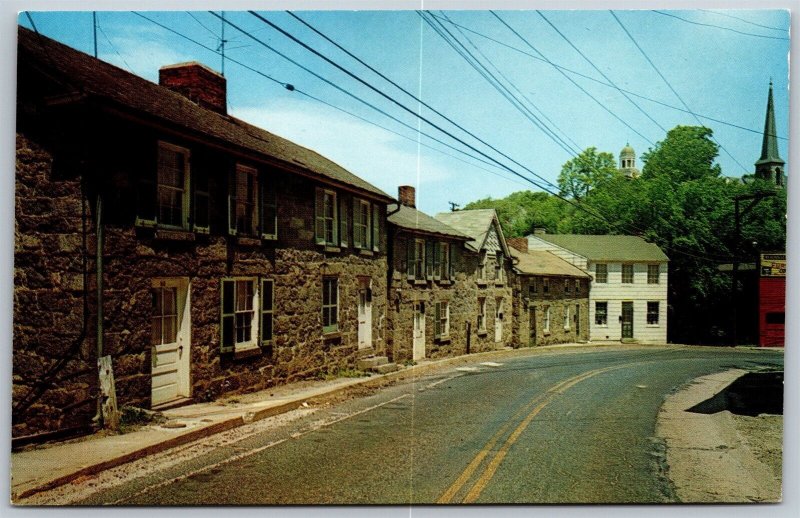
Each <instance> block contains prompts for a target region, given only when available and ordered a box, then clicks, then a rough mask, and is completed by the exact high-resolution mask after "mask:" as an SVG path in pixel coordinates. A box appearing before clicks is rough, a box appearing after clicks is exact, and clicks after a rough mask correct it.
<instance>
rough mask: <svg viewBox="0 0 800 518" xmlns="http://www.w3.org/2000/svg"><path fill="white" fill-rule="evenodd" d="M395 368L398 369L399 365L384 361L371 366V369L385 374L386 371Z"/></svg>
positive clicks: (394, 369)
mask: <svg viewBox="0 0 800 518" xmlns="http://www.w3.org/2000/svg"><path fill="white" fill-rule="evenodd" d="M397 370H400V366H399V365H397V364H396V363H384V364H381V365H378V366H377V367H373V368H372V371H373V372H377V373H378V374H386V373H388V372H394V371H397Z"/></svg>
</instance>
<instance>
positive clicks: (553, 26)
mask: <svg viewBox="0 0 800 518" xmlns="http://www.w3.org/2000/svg"><path fill="white" fill-rule="evenodd" d="M536 12H537V13H539V16H541V17H542V19H543V20H544V21H545V22H547V24H548V25H549V26H550V27H552V28H553V30H554V31H556V33H558V35H559V36H561V37H562V38H563V39H564V41H566V42H567V43H568V44H569V46H570V47H572V48H573V49H574V50H575V52H577V53H578V54H580V56H581V57H582V58H583V59H584V60H586V62H587V63H589V64H590V65H591V66H592V68H594V69H595V70H596V71H597V73H598V74H600V75H601V76H603V79H605V80H606V81H608V84H610V85H611V86H613V87H614V88H616V90H617V91H618V92H619V93H621V94H622V95H623V96H624V97H625V99H627V100H628V101H629V102H630V103H631V104H632V105H634V106H635V107H636V109H637V110H639V111H640V112H642V113H643V114H644V116H645V117H647V118H648V119H650V120H651V121H652V122H653V124H655V125H656V126H658V127H659V129H661V131H663V132H664V133H666V132H667V128H665V127H664V126H662V125H661V124H659V123H658V121H657V120H655V119H654V118H653V117H651V116H650V114H649V113H647V112H646V111H644V109H642V107H641V106H639V105H638V104H636V101H634V100H633V99H631V98H630V96H628V94H626V93H625V92H623V91H622V90H621V89H620V87H618V86H617V85H616V84H615V83H614V81H612V80H611V78H609V77H608V76H607V75H606V74H605V73H604V72H603V71H602V70H600V68H599V67H598V66H597V65H595V64H594V63H593V62H592V60H591V59H589V58H588V57H586V54H584V53H583V52H581V50H580V49H579V48H578V47H576V46H575V44H573V43H572V42H571V41H570V39H569V38H567V37H566V36H565V35H564V33H563V32H561V31H560V30H559V29H558V27H556V26H555V25H554V24H553V22H551V21H550V20H549V19H548V18H547V17H546V16H545V15H544V13H542V11H538V10H537V11H536Z"/></svg>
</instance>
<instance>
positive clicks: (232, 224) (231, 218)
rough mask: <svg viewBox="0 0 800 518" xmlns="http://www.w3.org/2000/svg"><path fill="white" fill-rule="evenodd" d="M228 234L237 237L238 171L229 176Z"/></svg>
mask: <svg viewBox="0 0 800 518" xmlns="http://www.w3.org/2000/svg"><path fill="white" fill-rule="evenodd" d="M228 233H229V234H230V235H232V236H235V235H236V171H231V172H230V173H229V175H228Z"/></svg>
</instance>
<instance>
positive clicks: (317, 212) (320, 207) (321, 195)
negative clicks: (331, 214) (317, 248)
mask: <svg viewBox="0 0 800 518" xmlns="http://www.w3.org/2000/svg"><path fill="white" fill-rule="evenodd" d="M314 221H315V223H314V238H315V240H316V242H317V244H318V245H323V244H325V191H323V190H322V189H320V188H319V187H317V188H316V191H315V196H314Z"/></svg>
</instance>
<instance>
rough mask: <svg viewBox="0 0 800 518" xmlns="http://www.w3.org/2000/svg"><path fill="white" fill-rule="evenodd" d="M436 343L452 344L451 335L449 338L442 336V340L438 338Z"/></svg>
mask: <svg viewBox="0 0 800 518" xmlns="http://www.w3.org/2000/svg"><path fill="white" fill-rule="evenodd" d="M436 341H437V342H438V343H440V344H449V343H450V336H449V335H448V336H442V337H440V338H437V339H436Z"/></svg>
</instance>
